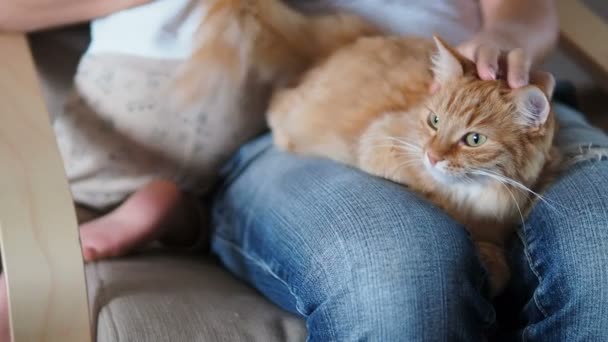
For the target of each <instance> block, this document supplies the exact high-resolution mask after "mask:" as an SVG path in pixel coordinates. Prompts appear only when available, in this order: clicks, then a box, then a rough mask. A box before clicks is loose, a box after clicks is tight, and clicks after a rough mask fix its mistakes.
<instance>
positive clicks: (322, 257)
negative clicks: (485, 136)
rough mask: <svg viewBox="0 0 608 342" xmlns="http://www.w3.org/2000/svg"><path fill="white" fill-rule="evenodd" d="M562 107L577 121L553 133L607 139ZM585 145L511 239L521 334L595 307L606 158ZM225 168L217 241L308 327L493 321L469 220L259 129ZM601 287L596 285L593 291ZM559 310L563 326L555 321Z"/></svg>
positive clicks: (471, 336)
mask: <svg viewBox="0 0 608 342" xmlns="http://www.w3.org/2000/svg"><path fill="white" fill-rule="evenodd" d="M565 112H567V111H565ZM570 114H572V113H569V114H568V113H567V115H566V116H565V117H566V121H567V120H569V119H571V120H574V121H575V122H574V123H572V122H571V123H568V124H567V125H566V127H564V128H563V129H562V132H561V133H560V134H562V135H564V134H565V135H567V136H568V137H569V138H568V139H566V138H563V137H562V138H560V139H562V140H563V141H566V143H565V144H566V145H567V146H568V148H570V149H571V150H572V151H574V150H575V148H574V147H573V146H575V145H576V146H575V147H580V146H589V145H592V146H594V147H598V146H600V147H601V146H608V143H605V140H608V139H604V138H602V135H601V134H600V135H594V138H593V141H587V140H585V139H586V138H585V136H586V137H589V136H590V135H593V134H595V133H589V132H591V130H589V127H588V126H586V125H585V124H584V122H583V123H581V122H579V121H576V120H577V119H576V116H569V115H570ZM572 118H574V119H572ZM577 125H578V126H577ZM568 127H571V128H572V129H569V128H568ZM575 130H578V131H576V132H575ZM579 133H582V134H583V135H581V134H579ZM585 134H586V135H585ZM573 136H574V137H577V136H578V137H579V138H580V139H582V140H580V139H579V141H577V140H576V139H575V138H573ZM604 137H605V136H604ZM602 139H604V140H602ZM604 143H605V145H604ZM582 150H584V151H583V152H585V153H587V154H586V155H588V156H590V157H591V156H594V157H595V159H593V160H585V161H580V162H579V163H577V165H575V166H573V167H572V168H571V169H570V170H569V171H568V172H567V174H566V175H564V177H562V178H561V179H560V180H558V181H557V182H556V183H555V184H554V185H553V186H552V187H551V188H550V189H549V190H548V191H547V193H546V195H545V196H546V198H547V201H548V202H549V203H550V204H551V205H547V204H545V203H544V202H541V203H540V204H539V205H538V206H537V207H536V208H535V209H534V210H533V212H532V213H531V215H530V217H529V219H528V220H527V222H526V226H525V227H524V228H522V229H520V234H519V235H520V237H521V239H518V240H517V241H516V244H515V247H514V249H513V250H514V253H515V255H514V276H515V277H514V278H515V281H514V285H513V288H514V289H512V292H513V293H516V294H517V295H518V296H519V297H520V300H521V301H522V302H523V303H525V304H526V305H525V306H524V309H523V311H522V312H521V314H522V318H523V319H524V320H525V321H527V322H530V323H531V325H529V326H528V327H527V329H526V330H525V334H526V335H527V337H528V338H529V339H530V340H532V339H534V338H535V337H538V336H539V334H546V332H547V331H548V329H549V330H552V331H555V335H554V336H555V337H556V338H560V339H561V338H565V337H564V336H566V337H571V336H569V335H560V334H564V331H566V333H567V331H570V332H572V331H575V332H576V331H577V329H578V327H581V324H582V323H581V322H580V321H577V320H575V319H573V318H572V317H569V315H572V314H574V313H576V314H577V315H580V316H581V317H583V316H584V317H587V316H586V315H587V314H586V313H585V312H583V311H584V310H585V308H587V310H588V311H587V312H589V313H591V312H593V313H597V312H598V311H597V310H594V311H589V309H588V308H589V307H588V304H589V305H592V304H593V303H588V302H589V301H591V300H592V299H593V298H587V297H588V296H591V292H590V290H591V289H592V288H591V287H593V284H596V283H597V282H603V283H606V279H604V278H602V277H605V276H604V275H603V274H600V273H602V269H605V268H606V267H608V257H605V254H606V253H605V252H603V251H602V249H604V250H605V248H602V247H605V246H607V245H608V231H607V230H606V229H602V228H604V227H606V226H607V225H608V217H606V214H605V213H606V211H607V210H608V208H607V207H608V198H607V197H606V196H607V195H606V194H608V178H607V177H608V162H605V161H599V160H597V153H595V154H594V153H592V152H588V151H587V150H586V149H582ZM588 159H590V158H588ZM225 177H226V181H225V184H224V185H223V187H222V189H220V190H219V191H218V195H217V197H216V200H215V205H214V220H215V226H216V232H215V234H214V239H213V250H214V252H215V253H216V254H217V255H218V256H219V257H220V259H221V260H222V261H223V263H224V264H225V265H226V266H227V268H229V269H230V270H231V271H232V272H234V273H235V274H237V275H238V276H239V277H241V278H243V279H245V280H246V281H248V282H249V283H251V284H252V285H253V286H255V287H257V288H258V289H259V290H260V291H261V292H262V293H264V294H265V295H266V296H267V297H269V298H270V299H271V300H273V301H274V302H275V303H277V304H279V305H280V306H282V307H283V308H285V309H287V310H290V311H292V312H295V313H298V314H300V315H301V316H303V317H305V318H306V319H307V323H308V328H309V333H310V334H311V338H312V339H315V338H318V339H319V340H351V339H357V338H361V339H374V337H377V338H382V340H390V339H391V338H397V337H399V338H401V339H403V338H407V337H408V336H410V337H412V338H417V339H420V337H421V336H425V337H427V338H428V340H437V339H444V338H450V339H452V338H461V339H465V340H476V339H477V338H478V337H479V336H477V335H476V334H478V333H479V332H480V331H481V330H482V328H483V327H484V326H485V325H487V323H490V322H492V320H493V318H494V311H493V309H492V307H491V305H490V304H489V302H488V301H487V300H486V299H485V297H484V296H483V295H482V293H483V292H484V291H483V288H484V284H485V281H486V277H485V275H484V274H483V271H482V269H481V267H480V265H479V263H478V261H477V259H476V257H475V254H474V248H473V247H472V244H471V243H470V241H469V240H468V237H467V235H466V233H465V232H464V230H463V229H462V227H459V226H458V225H456V224H455V223H454V222H453V221H451V220H450V219H449V218H447V217H446V216H445V215H444V214H443V213H442V212H441V211H439V210H438V209H436V208H434V207H433V206H431V205H430V204H428V203H426V202H425V201H423V200H421V199H419V198H418V197H417V196H416V195H414V194H412V193H410V192H408V191H406V190H405V189H403V188H402V187H400V186H398V185H396V184H393V183H389V182H387V181H384V180H381V179H378V178H375V177H371V176H368V175H365V174H363V173H361V172H359V171H357V170H354V169H351V168H348V167H345V166H342V165H339V164H337V163H333V162H331V161H327V160H321V159H312V158H301V157H296V156H293V155H288V154H285V153H282V152H279V151H277V150H276V149H274V148H273V147H272V146H271V143H270V140H269V138H268V137H263V138H260V139H258V140H256V141H254V142H252V143H250V144H248V145H246V146H245V147H243V148H242V149H241V151H240V152H239V153H238V155H237V156H236V157H235V158H234V159H233V160H232V161H231V162H230V163H229V164H228V165H227V166H226V169H225ZM594 181H596V183H597V184H596V185H597V186H596V187H595V188H591V189H590V188H589V187H590V185H591V183H592V182H594ZM602 210H604V211H602ZM601 213H604V214H603V215H602V214H601ZM564 220H566V224H564V223H563V222H564ZM602 223H603V224H604V225H603V226H601V225H602ZM522 243H523V244H522ZM585 243H587V244H585ZM598 253H599V254H598ZM602 253H603V254H602ZM588 264H591V265H594V266H595V267H593V266H590V267H586V265H588ZM593 271H595V273H594V272H593ZM518 284H521V286H520V285H518ZM570 285H572V286H570ZM569 286H570V287H569ZM595 290H596V292H597V289H595ZM585 296H587V297H585ZM606 296H608V293H607V292H606V290H601V291H600V298H599V300H600V301H601V300H603V301H607V300H608V298H606ZM596 299H598V298H596ZM573 303H574V304H573ZM603 305H604V306H605V305H606V304H603ZM604 316H606V315H604ZM568 318H569V325H567V324H560V323H561V322H562V321H565V320H568ZM557 319H559V322H557V323H556V320H557ZM570 322H571V324H570ZM592 323H593V324H595V325H598V324H606V323H608V321H607V320H601V319H596V320H595V321H594V322H592ZM559 327H563V328H564V329H561V330H560V329H559ZM566 327H567V328H568V330H565V328H566ZM603 327H604V326H603V325H602V326H599V325H598V329H599V328H603ZM560 331H561V332H560ZM522 332H523V328H522ZM521 336H522V334H521V333H518V337H521ZM543 336H545V335H543ZM567 340H572V339H570V338H568V339H567Z"/></svg>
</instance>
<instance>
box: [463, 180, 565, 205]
mask: <svg viewBox="0 0 608 342" xmlns="http://www.w3.org/2000/svg"><path fill="white" fill-rule="evenodd" d="M471 173H474V174H478V175H482V176H487V177H490V178H493V179H495V180H497V181H499V182H501V183H506V184H509V185H512V186H514V187H516V188H519V189H520V190H524V191H526V192H527V193H530V194H532V195H534V196H535V197H536V198H538V199H539V200H540V201H542V202H543V203H545V204H546V205H547V206H549V208H551V209H553V210H554V211H555V212H556V213H559V214H562V213H561V212H560V211H559V210H558V209H557V208H556V207H555V206H553V205H552V204H551V203H550V202H549V201H548V200H547V199H545V198H544V197H543V196H541V195H540V194H538V193H537V192H535V191H533V190H532V189H530V188H528V187H526V186H525V185H523V184H521V183H520V182H518V181H516V180H513V179H511V178H509V177H506V176H503V175H500V174H497V173H494V172H492V171H490V170H485V169H473V170H471ZM560 206H561V205H560ZM562 207H563V206H562Z"/></svg>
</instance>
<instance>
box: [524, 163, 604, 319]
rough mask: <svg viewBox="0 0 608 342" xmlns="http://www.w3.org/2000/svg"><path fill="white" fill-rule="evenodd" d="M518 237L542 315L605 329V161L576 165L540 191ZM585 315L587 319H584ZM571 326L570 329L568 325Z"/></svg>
mask: <svg viewBox="0 0 608 342" xmlns="http://www.w3.org/2000/svg"><path fill="white" fill-rule="evenodd" d="M544 195H545V201H542V202H539V203H538V204H537V205H536V207H535V208H534V209H533V210H532V212H531V214H530V217H529V219H528V222H527V223H526V227H524V228H523V230H522V233H523V234H522V237H523V240H524V243H525V247H526V249H527V251H526V252H527V255H528V258H529V264H530V266H529V267H530V268H531V269H532V271H533V274H535V275H536V278H537V279H536V281H537V282H538V285H537V287H536V288H535V290H534V291H535V293H534V296H535V301H536V304H537V306H538V309H539V311H541V313H542V314H543V315H544V316H546V317H547V316H560V315H561V316H562V317H577V319H576V320H567V319H565V320H564V321H563V322H562V324H564V325H576V324H577V322H587V323H585V324H587V325H588V327H589V328H592V327H593V326H597V327H601V329H604V331H605V329H608V287H606V285H605V284H607V283H608V273H606V272H605V271H604V270H606V269H608V254H607V253H606V248H607V247H608V161H606V160H597V159H595V160H588V161H584V162H581V163H578V164H577V165H575V166H574V167H572V168H571V169H570V170H568V171H567V172H566V173H565V174H564V175H563V176H562V177H561V178H560V179H558V180H557V181H556V182H555V183H554V184H553V185H552V186H551V187H550V188H549V189H548V190H547V192H546V193H545V194H544ZM587 318H588V319H589V321H587V320H586V319H587ZM570 329H572V327H571V328H570Z"/></svg>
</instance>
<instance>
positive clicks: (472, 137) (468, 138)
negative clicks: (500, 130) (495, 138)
mask: <svg viewBox="0 0 608 342" xmlns="http://www.w3.org/2000/svg"><path fill="white" fill-rule="evenodd" d="M486 140H488V137H486V136H485V135H483V134H479V133H475V132H473V133H469V134H467V135H465V136H464V142H465V144H467V145H468V146H471V147H477V146H481V145H483V144H484V143H485V142H486Z"/></svg>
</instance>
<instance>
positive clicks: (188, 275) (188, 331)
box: [87, 253, 306, 342]
mask: <svg viewBox="0 0 608 342" xmlns="http://www.w3.org/2000/svg"><path fill="white" fill-rule="evenodd" d="M87 283H88V287H89V303H90V307H91V310H92V316H93V317H97V337H98V341H99V342H114V341H146V342H153V341H227V342H228V341H230V342H236V341H263V342H272V341H303V340H304V339H305V336H306V329H305V327H304V323H303V321H302V320H301V319H299V318H297V317H295V316H293V315H291V314H289V313H287V312H285V311H283V310H281V309H279V308H278V307H276V306H275V305H273V304H272V303H270V302H268V301H267V300H266V299H264V298H263V297H262V296H260V294H259V293H258V292H257V291H256V290H254V289H252V288H250V287H248V286H247V285H246V284H244V283H242V282H240V281H238V280H237V279H235V278H234V277H232V276H231V275H230V274H229V273H227V272H226V271H225V270H223V269H222V268H221V267H220V266H218V265H217V264H216V263H215V262H214V261H213V260H211V259H210V258H207V257H202V256H201V257H196V256H188V255H176V254H173V255H168V254H162V253H157V254H145V255H139V256H133V257H129V258H123V259H117V260H112V261H104V262H100V263H95V264H91V265H89V266H88V267H87Z"/></svg>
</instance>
